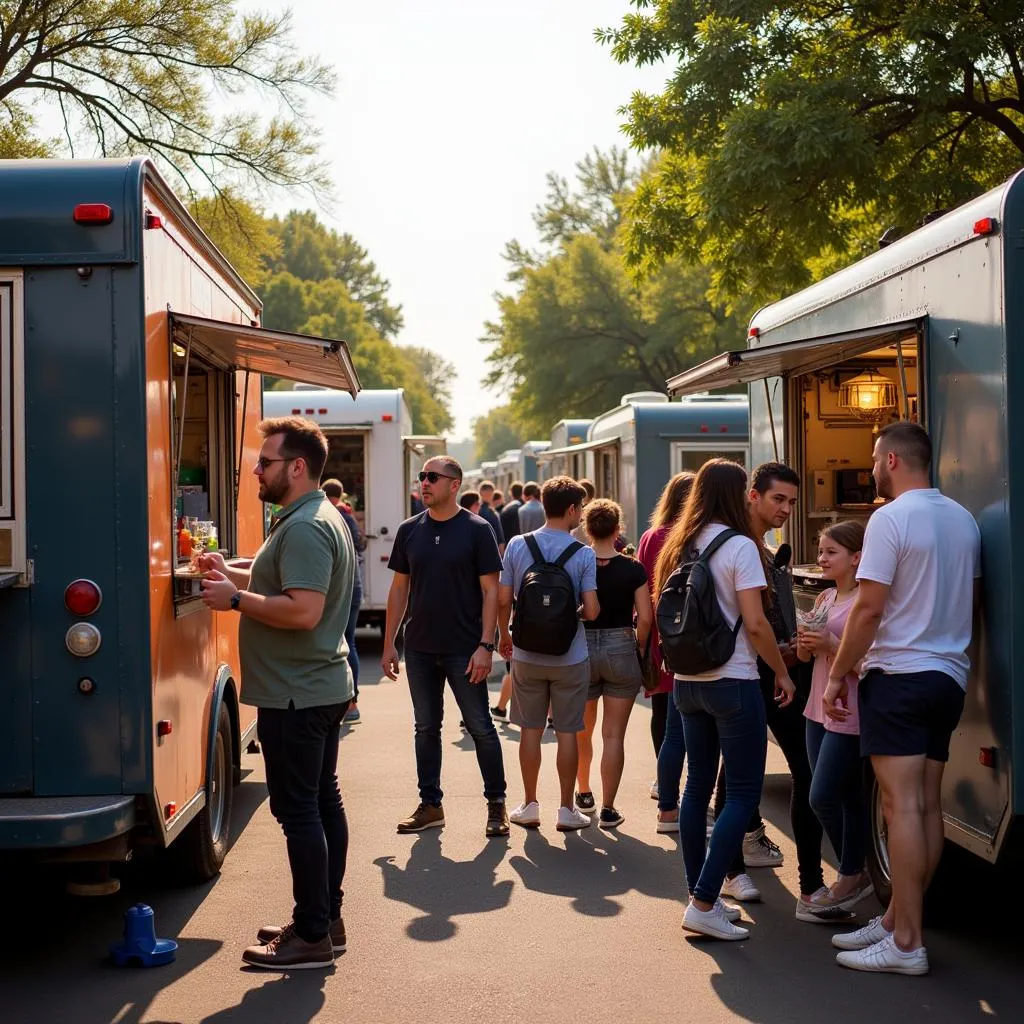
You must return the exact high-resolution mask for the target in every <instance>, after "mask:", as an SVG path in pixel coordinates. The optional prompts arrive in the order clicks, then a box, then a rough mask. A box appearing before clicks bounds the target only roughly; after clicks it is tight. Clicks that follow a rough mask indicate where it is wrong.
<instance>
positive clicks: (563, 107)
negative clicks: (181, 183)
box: [243, 0, 665, 438]
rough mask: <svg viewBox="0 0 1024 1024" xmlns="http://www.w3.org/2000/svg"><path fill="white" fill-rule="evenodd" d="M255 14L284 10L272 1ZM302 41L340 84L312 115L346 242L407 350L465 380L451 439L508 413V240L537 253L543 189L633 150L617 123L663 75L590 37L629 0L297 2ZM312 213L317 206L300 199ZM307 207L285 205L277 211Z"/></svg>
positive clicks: (330, 216)
mask: <svg viewBox="0 0 1024 1024" xmlns="http://www.w3.org/2000/svg"><path fill="white" fill-rule="evenodd" d="M243 6H245V7H248V8H252V7H261V8H263V9H268V8H271V9H273V8H274V7H276V4H275V3H273V2H272V0H263V2H262V3H256V2H252V3H248V2H247V3H245V4H244V5H243ZM292 6H293V13H294V25H295V41H296V43H297V45H298V46H299V48H300V49H301V50H302V51H304V52H307V53H319V54H320V55H321V56H322V57H324V58H325V59H327V60H329V61H330V62H331V63H332V64H333V65H334V66H335V69H336V71H337V74H338V87H337V92H336V95H335V98H334V99H332V100H325V101H317V102H315V103H314V104H313V105H312V110H313V113H314V115H315V117H316V119H317V121H318V123H319V124H320V125H321V127H322V128H323V131H324V135H323V146H324V155H325V157H326V158H327V159H328V160H329V161H330V163H331V165H332V173H333V177H334V180H335V182H336V184H337V198H336V201H335V203H334V205H333V208H332V209H331V210H330V211H323V210H322V211H319V212H320V216H321V218H322V219H323V220H325V221H326V222H327V223H329V224H330V225H331V226H332V227H336V228H338V229H339V230H343V231H349V232H350V233H351V234H352V235H354V236H355V238H356V239H357V240H358V241H359V242H360V243H361V244H362V245H363V246H365V247H366V248H367V249H368V250H369V252H370V256H371V258H372V259H373V260H374V261H375V262H376V264H377V266H378V268H379V269H380V271H381V272H382V274H383V275H384V276H385V277H386V278H387V279H388V280H390V282H391V286H392V297H393V299H394V300H395V301H397V302H400V303H401V305H402V307H403V310H404V313H405V330H404V331H403V333H402V335H401V338H400V339H399V340H400V341H401V342H406V343H410V344H417V345H424V346H426V347H428V348H432V349H435V350H436V351H438V352H440V353H441V354H442V355H444V356H445V357H447V358H448V359H450V360H451V361H452V362H453V363H455V365H456V366H457V367H458V370H459V380H458V385H457V388H456V391H455V402H454V412H455V417H456V421H457V422H456V428H455V430H454V431H453V437H456V438H459V437H464V436H467V435H468V433H469V424H470V420H471V419H472V418H473V417H474V416H477V415H479V414H481V413H484V412H487V411H488V409H490V408H492V407H493V406H494V405H498V404H503V402H504V399H503V397H502V396H501V395H496V394H492V393H490V392H487V391H485V390H484V389H483V387H482V386H481V383H480V382H481V379H482V377H483V376H484V373H485V372H486V367H485V362H484V360H485V357H486V355H487V351H488V349H487V347H486V346H484V345H482V344H480V343H479V342H478V340H477V339H478V338H479V337H480V336H481V334H482V333H483V324H484V321H485V320H488V319H491V318H493V317H494V315H495V311H496V308H495V304H494V300H493V295H494V292H495V291H497V290H499V289H502V288H504V286H505V271H506V267H505V263H504V261H503V260H502V258H501V252H502V250H503V248H504V245H505V242H507V241H508V240H509V239H511V238H518V239H520V240H521V241H523V242H526V243H532V242H533V241H534V240H535V237H536V236H535V232H534V230H533V224H532V221H531V219H530V216H531V213H532V212H533V209H534V207H535V206H536V205H537V203H539V202H541V201H542V200H543V198H544V176H545V174H546V173H547V172H548V171H556V172H558V173H559V174H562V175H564V176H567V177H569V176H571V175H572V172H573V169H574V166H575V163H576V161H577V160H579V159H581V158H582V157H583V156H585V155H586V154H587V152H588V151H590V149H591V148H592V147H594V146H595V145H596V146H599V147H601V148H602V149H607V148H610V147H611V146H612V145H615V144H618V145H625V144H626V141H625V138H624V137H623V136H622V135H621V134H620V132H619V125H620V124H621V122H622V120H623V118H622V117H621V115H619V114H618V113H617V110H618V108H619V107H620V106H622V105H623V104H624V103H626V102H627V101H628V100H629V97H630V95H631V93H632V92H633V91H634V90H636V89H643V90H648V91H655V90H657V91H660V87H661V85H662V82H663V80H664V78H665V72H664V71H663V70H655V69H644V70H638V69H636V68H632V67H621V66H619V65H617V64H616V63H615V62H614V61H613V60H612V58H611V55H610V53H609V52H608V50H607V49H606V48H605V47H602V46H599V45H598V44H597V43H596V42H595V41H594V39H593V30H594V28H595V27H598V26H608V25H614V24H618V23H619V22H620V21H621V18H622V15H623V14H624V13H625V12H626V11H627V10H629V9H630V7H629V4H628V3H627V0H389V2H387V3H367V2H366V0H359V2H353V0H294V2H293V5H292ZM302 204H303V205H308V204H307V203H306V202H305V201H302ZM291 205H297V204H296V201H295V200H294V199H293V200H292V201H291V203H289V201H288V200H287V199H282V201H281V202H279V203H275V204H274V207H273V209H274V211H275V212H279V211H280V212H283V211H284V210H287V209H288V208H289V206H291Z"/></svg>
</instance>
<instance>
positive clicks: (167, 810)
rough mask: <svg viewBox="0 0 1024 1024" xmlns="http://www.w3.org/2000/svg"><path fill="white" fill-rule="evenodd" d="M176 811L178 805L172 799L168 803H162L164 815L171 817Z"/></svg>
mask: <svg viewBox="0 0 1024 1024" xmlns="http://www.w3.org/2000/svg"><path fill="white" fill-rule="evenodd" d="M177 813H178V805H177V803H175V802H174V801H173V800H172V801H171V802H170V803H169V804H164V817H165V818H173V817H174V816H175V815H176V814H177Z"/></svg>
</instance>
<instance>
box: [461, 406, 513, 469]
mask: <svg viewBox="0 0 1024 1024" xmlns="http://www.w3.org/2000/svg"><path fill="white" fill-rule="evenodd" d="M472 428H473V441H474V442H475V444H476V463H477V465H479V464H480V463H481V462H491V461H493V460H494V459H496V458H497V457H498V456H499V455H500V454H501V453H502V452H504V451H508V450H509V449H510V448H518V447H519V445H520V443H521V440H522V437H523V436H524V435H523V427H522V424H521V423H520V422H519V420H518V419H517V418H516V415H515V413H514V412H513V410H512V408H511V406H508V405H499V406H496V407H495V408H493V409H491V411H490V412H488V413H485V414H484V415H483V416H477V417H476V419H474V420H473V423H472Z"/></svg>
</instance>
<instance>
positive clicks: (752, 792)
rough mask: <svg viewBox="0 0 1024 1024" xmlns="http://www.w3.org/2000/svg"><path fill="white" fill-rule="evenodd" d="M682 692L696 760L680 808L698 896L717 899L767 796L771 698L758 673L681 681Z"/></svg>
mask: <svg viewBox="0 0 1024 1024" xmlns="http://www.w3.org/2000/svg"><path fill="white" fill-rule="evenodd" d="M674 696H675V702H676V706H677V707H678V708H679V711H680V713H681V714H682V716H683V734H684V736H685V740H686V752H687V755H688V757H689V759H690V766H689V770H688V771H687V773H686V788H685V790H684V791H683V803H682V807H681V808H680V813H679V834H680V839H681V844H682V848H683V865H684V867H685V869H686V884H687V888H688V889H689V890H690V892H691V893H692V894H693V895H694V896H696V897H697V898H698V899H701V900H706V901H707V902H709V903H712V902H714V901H715V900H716V899H717V898H718V895H719V893H720V892H721V890H722V882H723V881H724V880H725V874H726V871H727V869H728V867H729V864H730V863H731V862H732V860H733V858H734V857H735V855H736V851H737V850H739V849H740V848H741V847H742V845H743V833H744V832H745V831H746V828H747V822H748V821H749V820H750V815H751V813H752V812H753V811H754V809H755V808H756V807H757V802H758V800H759V799H760V797H761V785H762V783H763V782H764V763H765V756H766V754H767V752H768V733H767V730H766V728H765V707H764V701H763V700H762V698H761V695H760V693H759V692H758V684H757V680H756V679H718V680H715V681H714V682H708V683H691V682H681V681H678V680H677V681H676V684H675V693H674ZM719 750H721V754H722V760H723V761H724V762H725V780H726V787H725V788H726V795H725V806H724V807H723V808H722V813H721V814H720V815H719V817H718V820H717V821H716V822H715V827H714V830H713V831H712V833H711V842H710V844H708V842H707V839H706V830H707V812H708V805H709V804H710V803H711V794H712V791H713V790H714V788H715V775H716V772H717V770H718V754H719Z"/></svg>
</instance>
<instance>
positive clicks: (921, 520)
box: [857, 487, 981, 690]
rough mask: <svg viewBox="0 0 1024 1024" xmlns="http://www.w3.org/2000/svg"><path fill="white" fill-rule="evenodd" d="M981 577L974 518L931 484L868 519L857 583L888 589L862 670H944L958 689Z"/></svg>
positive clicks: (964, 679)
mask: <svg viewBox="0 0 1024 1024" xmlns="http://www.w3.org/2000/svg"><path fill="white" fill-rule="evenodd" d="M980 575H981V534H980V532H979V531H978V524H977V523H976V522H975V521H974V516H972V515H971V513H970V512H968V511H967V509H965V508H964V507H963V506H962V505H958V504H957V503H956V502H955V501H953V500H952V499H951V498H947V497H945V495H943V494H940V493H939V491H938V490H936V489H935V488H934V487H929V488H919V489H916V490H913V491H907V492H905V493H904V494H901V495H900V496H899V497H898V498H896V499H895V500H894V501H891V502H890V503H889V504H888V505H884V506H882V508H880V509H879V510H878V511H877V512H875V514H874V515H873V516H872V517H871V518H870V519H869V520H868V527H867V531H866V533H865V535H864V553H863V554H862V555H861V560H860V567H859V568H858V570H857V579H859V580H873V581H874V582H875V583H884V584H885V585H886V586H888V587H889V598H888V600H887V601H886V603H885V610H884V611H883V612H882V621H881V623H879V626H878V632H877V633H876V634H875V641H874V643H873V644H872V645H871V648H870V650H869V651H868V653H867V655H866V656H865V658H864V670H865V671H866V670H867V669H871V668H876V669H881V670H882V671H883V672H889V673H905V672H945V673H946V675H948V676H952V677H953V678H954V679H955V680H956V681H957V682H958V683H959V684H960V685H961V686H962V687H963V688H964V689H965V690H966V689H967V673H968V671H969V669H970V664H971V663H970V659H969V658H968V657H967V648H968V647H969V646H970V643H971V629H972V626H973V618H974V603H973V593H974V581H975V579H977V578H978V577H979V576H980Z"/></svg>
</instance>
